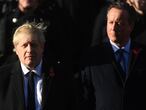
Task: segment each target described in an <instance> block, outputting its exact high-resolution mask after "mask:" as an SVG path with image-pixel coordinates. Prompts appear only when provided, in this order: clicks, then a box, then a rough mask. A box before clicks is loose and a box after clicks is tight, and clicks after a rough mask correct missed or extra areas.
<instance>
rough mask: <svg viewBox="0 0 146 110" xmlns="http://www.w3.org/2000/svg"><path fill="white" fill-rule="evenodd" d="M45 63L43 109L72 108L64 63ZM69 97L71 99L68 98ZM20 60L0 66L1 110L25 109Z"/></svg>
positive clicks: (43, 69)
mask: <svg viewBox="0 0 146 110" xmlns="http://www.w3.org/2000/svg"><path fill="white" fill-rule="evenodd" d="M48 63H49V62H47V63H43V68H42V71H43V91H42V110H70V109H72V105H71V103H70V102H71V101H69V100H71V97H69V94H71V92H70V91H71V89H70V86H71V85H70V83H69V78H68V77H67V76H66V75H67V74H66V72H65V71H64V70H63V69H62V68H64V67H63V65H62V64H57V63H56V64H55V63H54V64H51V65H50V64H49V65H48ZM68 99H69V100H68ZM24 102H25V101H24V89H23V75H22V70H21V66H20V62H19V61H18V62H16V63H14V64H9V65H6V66H4V67H1V68H0V110H25V104H24Z"/></svg>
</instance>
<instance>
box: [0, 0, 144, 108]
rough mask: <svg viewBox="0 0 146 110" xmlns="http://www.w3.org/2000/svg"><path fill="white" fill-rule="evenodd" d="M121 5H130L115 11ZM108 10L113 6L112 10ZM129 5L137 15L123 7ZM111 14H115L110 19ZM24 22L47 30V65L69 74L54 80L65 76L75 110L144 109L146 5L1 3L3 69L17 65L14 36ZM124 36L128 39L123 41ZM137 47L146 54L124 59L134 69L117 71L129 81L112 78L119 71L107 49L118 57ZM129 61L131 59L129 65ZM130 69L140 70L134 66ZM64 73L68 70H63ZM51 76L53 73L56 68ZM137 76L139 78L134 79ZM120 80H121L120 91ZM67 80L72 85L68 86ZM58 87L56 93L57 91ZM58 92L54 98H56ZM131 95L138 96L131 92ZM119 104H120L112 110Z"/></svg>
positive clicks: (50, 0)
mask: <svg viewBox="0 0 146 110" xmlns="http://www.w3.org/2000/svg"><path fill="white" fill-rule="evenodd" d="M117 2H120V3H124V4H126V6H122V5H121V4H120V3H119V4H120V5H117V4H116V5H117V6H116V5H112V4H114V3H117ZM111 5H112V6H113V7H112V6H111ZM109 6H111V7H110V8H109ZM127 6H128V7H130V10H133V11H129V9H127V8H125V7H127ZM112 8H113V9H115V10H112ZM123 10H126V11H127V10H128V11H127V13H128V14H125V13H124V11H123ZM112 11H113V12H114V14H111V13H112ZM115 13H118V14H115ZM119 13H120V14H119ZM121 13H122V14H123V15H122V14H121ZM121 15H122V16H121ZM117 16H118V17H119V18H118V17H117ZM131 16H132V17H131ZM24 23H36V24H41V25H43V29H42V31H43V33H44V36H45V39H46V40H45V44H44V51H43V59H45V60H46V62H49V65H50V63H51V65H55V66H56V65H57V72H58V71H60V68H61V72H63V71H64V70H65V71H69V73H68V72H67V73H68V74H65V75H66V76H61V75H59V78H58V77H57V79H55V81H58V82H59V81H62V80H60V79H61V78H62V77H64V78H63V79H65V78H67V79H65V81H63V84H65V85H66V86H70V87H71V89H70V90H71V91H69V92H71V95H72V96H69V97H70V98H71V99H72V101H73V102H72V103H73V104H74V106H75V107H73V108H72V110H131V109H132V110H137V108H138V106H140V107H139V108H142V107H144V108H146V107H145V105H144V101H142V100H145V99H144V98H145V95H144V92H145V91H143V90H144V89H145V87H144V86H145V85H144V83H145V72H146V69H145V66H146V62H145V61H146V60H145V57H144V56H145V55H146V54H145V46H146V0H30V1H29V0H17V1H16V0H7V1H6V0H5V1H4V0H1V1H0V66H1V67H3V66H5V65H9V64H13V63H14V62H16V61H18V60H19V53H18V52H19V50H17V45H16V47H14V46H15V45H14V44H13V35H14V33H15V31H16V29H17V28H18V27H19V26H21V25H23V24H24ZM114 23H115V24H114ZM124 23H125V24H124ZM112 25H113V28H114V29H113V28H112ZM126 26H127V27H126ZM110 29H113V30H114V31H115V33H116V34H114V35H113V36H114V37H115V36H116V37H117V36H120V37H121V39H120V38H119V39H120V41H121V42H120V41H119V42H118V41H115V40H113V39H114V37H110V36H112V34H111V33H110ZM121 30H122V32H123V33H122V32H121ZM33 34H34V33H33ZM107 36H108V37H107ZM122 36H124V37H123V38H122ZM126 37H127V38H126ZM124 38H125V39H124ZM119 39H118V40H119ZM123 39H124V40H123ZM127 39H128V40H127ZM105 42H108V43H110V44H111V45H112V46H109V44H108V43H105ZM117 42H118V43H117ZM125 42H126V43H125ZM131 42H132V43H131ZM133 42H135V43H136V44H139V45H138V48H139V47H140V48H142V49H143V50H142V53H141V54H140V55H139V56H140V57H138V58H139V59H138V61H137V59H136V58H137V56H136V58H135V59H133V57H130V55H131V54H128V55H125V56H128V57H126V58H127V59H128V58H129V59H130V60H129V59H128V60H126V65H130V66H127V67H126V68H130V69H129V70H128V69H127V70H126V72H123V70H122V69H121V68H120V69H119V68H118V69H119V70H118V71H120V72H121V73H127V74H128V75H127V76H125V77H124V76H123V75H121V76H120V77H118V76H116V75H114V74H119V73H120V72H119V73H118V72H117V71H116V69H115V70H114V69H113V68H111V65H112V64H113V63H114V61H112V58H113V57H112V55H110V54H111V53H112V52H113V51H112V52H109V51H110V50H111V48H109V47H112V48H114V49H113V50H114V52H115V48H116V49H117V48H118V49H119V47H120V48H122V47H124V48H128V47H130V46H131V44H133ZM105 45H106V46H105ZM134 46H135V45H134ZM136 46H137V45H136ZM107 47H108V48H107ZM138 48H137V47H136V50H135V51H136V54H137V53H139V50H138ZM38 51H39V50H38ZM130 51H131V50H130V49H129V50H127V53H130ZM36 53H37V52H36ZM38 54H39V53H38ZM115 59H116V57H115ZM131 59H133V60H132V61H131ZM129 61H131V62H129ZM127 62H128V63H127ZM110 64H111V65H110ZM132 64H133V65H134V64H135V65H136V66H135V65H134V67H133V65H132ZM113 65H116V66H117V65H118V64H116V63H114V64H113ZM131 65H132V70H131ZM58 66H59V69H58ZM49 68H50V67H49ZM62 69H64V70H63V71H62ZM106 69H107V72H106ZM2 71H3V70H2ZM115 71H116V72H115ZM0 72H1V69H0ZM61 72H60V74H61ZM51 73H53V72H52V69H51ZM102 73H103V74H102ZM108 73H109V74H110V73H111V75H109V74H108ZM138 73H139V75H138V77H135V75H136V74H138ZM63 75H64V73H63ZM130 75H131V76H130ZM117 77H118V78H121V79H122V81H121V82H122V84H121V85H122V86H121V85H120V81H118V78H117ZM123 77H124V78H123ZM116 78H117V79H116ZM69 80H70V81H69ZM66 81H69V82H70V83H68V84H66ZM58 82H57V83H55V84H58ZM137 82H139V83H137ZM61 84H62V83H61ZM61 84H60V85H61ZM60 85H59V86H60ZM119 85H120V86H119ZM0 86H2V85H0ZM59 86H57V87H59ZM61 86H62V85H61ZM134 86H135V87H136V88H134ZM116 87H117V88H116ZM60 88H61V87H59V88H55V90H56V91H57V90H58V89H60ZM109 89H110V90H109ZM135 89H136V90H135ZM137 89H138V90H137ZM0 90H1V89H0ZM53 90H54V89H53ZM65 90H66V87H65ZM56 91H55V93H57V92H56ZM108 91H109V93H108ZM132 91H135V92H134V93H131V92H132ZM140 91H142V92H140ZM61 92H62V93H63V92H64V91H61ZM55 93H54V94H55ZM65 93H66V92H65ZM65 93H63V94H65ZM130 93H131V94H130ZM54 94H53V95H54ZM60 94H61V93H60ZM121 94H122V95H121ZM123 94H124V95H123ZM137 94H138V95H137ZM67 95H68V93H67ZM69 95H70V94H69ZM114 95H115V96H114ZM142 95H144V96H142ZM54 96H55V95H54ZM133 96H135V99H136V100H141V103H140V102H138V101H133V99H134V98H133ZM0 97H1V94H0ZM62 97H63V96H62ZM62 97H61V98H62ZM143 97H144V98H143ZM52 98H53V97H52ZM71 99H70V100H71ZM119 99H120V101H121V100H122V101H123V100H124V101H125V100H126V101H125V102H124V101H123V103H124V106H121V105H120V104H121V102H120V101H119ZM110 100H111V102H110ZM53 101H54V100H53ZM116 101H117V102H116ZM58 102H59V101H58ZM129 102H130V103H129ZM54 103H55V101H54ZM115 103H116V104H117V105H114V104H115ZM132 104H137V106H136V105H135V106H133V107H132ZM68 106H70V107H71V106H73V105H68ZM112 107H113V108H112ZM118 107H119V108H120V109H119V108H118ZM52 108H53V106H52ZM56 108H57V107H56ZM108 108H110V109H108ZM67 109H68V108H67ZM67 109H66V110H67ZM4 110H5V109H4ZM12 110H13V109H12ZM16 110H17V109H16ZM44 110H47V109H44ZM52 110H53V109H52ZM54 110H55V109H54ZM62 110H65V109H64V108H63V109H62Z"/></svg>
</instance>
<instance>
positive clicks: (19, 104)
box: [11, 62, 25, 110]
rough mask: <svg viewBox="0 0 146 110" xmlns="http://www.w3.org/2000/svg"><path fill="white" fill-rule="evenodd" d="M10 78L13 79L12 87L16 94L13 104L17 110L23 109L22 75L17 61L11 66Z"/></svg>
mask: <svg viewBox="0 0 146 110" xmlns="http://www.w3.org/2000/svg"><path fill="white" fill-rule="evenodd" d="M11 78H12V81H13V89H14V91H15V94H16V99H15V101H16V102H15V103H16V105H15V106H16V108H18V110H25V101H24V87H23V86H24V85H23V75H22V70H21V67H20V64H19V63H18V62H17V63H16V65H15V66H14V67H13V70H12V76H11Z"/></svg>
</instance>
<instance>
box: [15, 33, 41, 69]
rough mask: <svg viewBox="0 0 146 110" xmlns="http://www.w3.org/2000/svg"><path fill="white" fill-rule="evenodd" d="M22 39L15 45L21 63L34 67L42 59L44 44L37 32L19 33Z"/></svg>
mask: <svg viewBox="0 0 146 110" xmlns="http://www.w3.org/2000/svg"><path fill="white" fill-rule="evenodd" d="M18 36H19V38H20V40H19V43H18V44H17V45H15V46H14V47H15V50H16V54H17V55H18V58H19V60H20V62H21V63H23V64H24V65H25V66H26V67H28V68H30V69H34V68H35V67H36V66H37V65H38V64H39V63H40V61H41V59H42V55H43V49H44V44H42V43H40V41H39V40H38V39H37V37H36V35H35V34H28V33H19V34H18Z"/></svg>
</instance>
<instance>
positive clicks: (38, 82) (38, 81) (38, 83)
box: [21, 61, 42, 110]
mask: <svg viewBox="0 0 146 110" xmlns="http://www.w3.org/2000/svg"><path fill="white" fill-rule="evenodd" d="M21 68H22V71H23V75H24V95H25V104H26V106H27V94H28V93H27V84H28V78H27V76H28V75H27V74H28V72H29V71H30V70H29V69H28V68H27V67H26V66H25V65H24V64H22V63H21ZM41 68H42V61H41V62H40V64H39V65H38V66H37V67H36V68H35V69H34V70H32V71H33V72H34V73H35V75H34V84H35V106H36V107H35V108H36V110H41V102H42V73H41Z"/></svg>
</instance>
